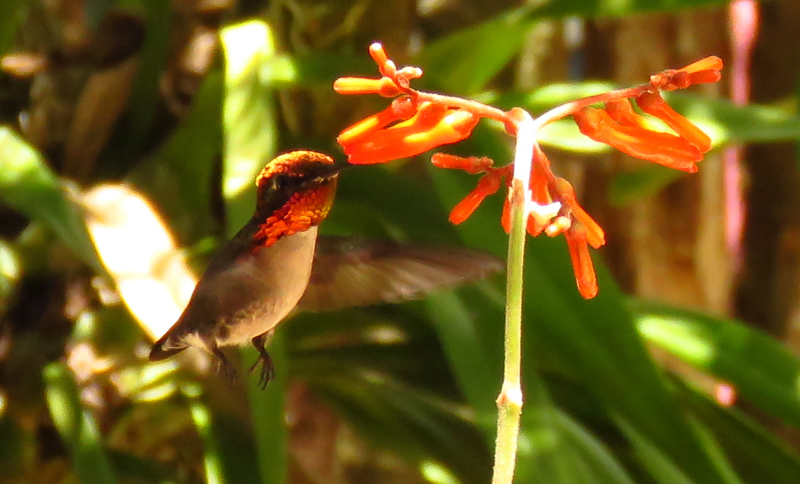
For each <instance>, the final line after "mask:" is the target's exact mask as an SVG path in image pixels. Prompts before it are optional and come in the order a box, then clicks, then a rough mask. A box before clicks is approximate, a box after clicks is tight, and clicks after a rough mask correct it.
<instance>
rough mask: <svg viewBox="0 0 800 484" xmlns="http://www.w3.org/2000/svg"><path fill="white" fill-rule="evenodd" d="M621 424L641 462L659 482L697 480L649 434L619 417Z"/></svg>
mask: <svg viewBox="0 0 800 484" xmlns="http://www.w3.org/2000/svg"><path fill="white" fill-rule="evenodd" d="M619 424H620V427H621V428H622V430H623V432H624V433H625V435H626V436H627V437H628V440H629V441H630V443H631V445H632V447H633V450H634V452H635V453H636V456H637V457H638V458H639V462H641V464H642V465H643V466H644V468H645V469H647V470H648V471H649V475H650V477H652V478H653V480H655V481H656V482H657V483H658V484H692V483H693V482H695V481H693V480H691V479H690V478H689V476H687V475H686V474H685V473H684V472H683V471H682V470H681V468H680V467H679V466H678V465H677V464H676V463H675V462H673V461H672V460H671V459H670V457H669V456H668V455H666V454H664V452H663V451H662V450H661V449H660V448H659V447H658V446H657V445H655V444H654V443H653V442H651V441H650V439H648V438H647V434H643V433H641V432H639V431H637V430H636V428H635V427H634V426H633V425H630V423H628V422H626V421H624V420H623V419H619Z"/></svg>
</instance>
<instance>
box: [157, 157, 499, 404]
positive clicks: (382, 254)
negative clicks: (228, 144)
mask: <svg viewBox="0 0 800 484" xmlns="http://www.w3.org/2000/svg"><path fill="white" fill-rule="evenodd" d="M345 166H346V165H345ZM341 168H343V166H340V165H337V164H336V163H335V162H334V161H333V159H332V158H331V157H329V156H327V155H325V154H322V153H317V152H313V151H293V152H289V153H285V154H283V155H280V156H278V157H277V158H275V159H274V160H272V161H271V162H269V163H268V164H267V165H266V167H265V168H264V169H263V170H262V172H261V174H260V175H259V176H258V178H257V180H256V186H257V198H256V208H255V212H254V214H253V216H252V217H251V218H250V220H249V221H248V222H247V223H246V224H245V226H244V227H242V229H241V230H239V232H238V233H237V234H236V235H235V236H234V237H233V238H232V239H231V240H230V241H228V242H227V243H226V244H225V245H224V246H223V247H222V249H221V250H220V251H219V252H218V253H217V255H216V256H215V257H214V258H213V259H212V260H211V262H210V264H209V266H208V268H207V269H206V271H205V272H204V273H203V275H202V277H201V278H200V281H199V282H198V284H197V286H196V287H195V289H194V292H193V293H192V296H191V298H190V300H189V303H188V305H187V306H186V308H185V309H184V311H183V313H182V314H181V316H180V317H179V318H178V320H177V322H175V324H174V325H173V326H172V327H171V328H170V329H169V330H168V331H167V332H166V334H164V336H162V337H161V338H160V339H159V340H158V341H156V342H155V344H154V345H153V347H152V349H151V351H150V360H151V361H158V360H162V359H165V358H168V357H170V356H172V355H175V354H176V353H179V352H181V351H183V350H184V349H186V348H188V347H190V346H194V347H199V348H201V349H203V350H205V351H207V352H209V353H211V354H212V355H214V356H215V357H216V358H217V359H218V361H219V369H220V373H222V374H223V375H224V376H225V377H226V379H228V381H229V382H230V381H233V380H235V377H236V370H235V369H234V366H233V364H232V363H231V362H230V361H229V360H228V358H227V357H226V356H225V353H223V352H222V350H221V349H220V348H222V347H226V346H242V345H245V344H248V343H250V344H252V345H253V346H254V347H255V348H256V350H258V353H259V358H258V359H257V360H256V362H255V363H254V364H253V366H252V367H251V368H250V372H252V371H253V370H255V369H256V368H257V366H258V365H259V363H260V364H261V371H260V378H259V384H260V386H261V387H262V388H265V387H266V385H267V384H268V383H269V381H270V380H271V379H272V378H273V377H274V371H275V369H274V365H273V363H272V359H271V358H270V356H269V353H268V352H267V350H266V343H267V341H268V339H269V336H270V335H271V333H272V332H273V331H274V329H275V327H276V326H277V325H278V324H279V323H280V322H281V321H283V320H284V319H286V318H287V316H289V314H290V313H291V312H292V311H293V310H295V309H300V310H310V311H322V310H335V309H340V308H344V307H354V306H365V305H371V304H378V303H381V302H400V301H403V300H409V299H415V298H419V297H421V296H424V295H425V294H426V293H428V292H430V291H432V290H434V289H436V288H439V287H444V286H451V285H455V284H458V283H461V282H465V281H469V280H474V279H479V278H482V277H486V276H488V275H489V274H491V273H494V272H498V271H500V270H501V269H502V264H501V261H500V260H499V259H497V258H496V257H494V256H491V255H489V254H486V253H483V252H480V251H476V250H470V249H463V248H452V247H448V248H447V249H444V250H443V249H441V248H433V247H431V248H425V247H414V246H409V245H404V244H399V243H395V242H385V241H363V240H358V239H354V238H345V237H324V236H323V237H318V233H317V232H318V227H319V224H320V223H321V222H322V221H323V220H324V219H325V217H326V216H327V215H328V212H329V211H330V209H331V205H332V204H333V199H334V195H335V192H336V185H337V181H338V177H339V171H340V170H341Z"/></svg>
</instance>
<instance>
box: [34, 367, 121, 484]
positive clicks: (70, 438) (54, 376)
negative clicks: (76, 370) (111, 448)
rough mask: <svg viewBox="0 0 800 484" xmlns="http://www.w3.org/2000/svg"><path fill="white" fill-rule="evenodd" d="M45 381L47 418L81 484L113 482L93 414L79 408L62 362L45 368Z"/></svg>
mask: <svg viewBox="0 0 800 484" xmlns="http://www.w3.org/2000/svg"><path fill="white" fill-rule="evenodd" d="M44 381H45V386H46V387H45V396H46V397H47V406H48V407H49V409H50V415H51V416H52V418H53V423H54V424H55V426H56V429H58V433H59V434H60V435H61V439H62V440H63V442H64V445H65V446H66V448H67V449H68V450H69V453H70V455H71V456H72V461H73V465H74V466H75V472H76V473H77V474H78V477H79V478H80V480H81V482H83V483H85V484H90V483H92V484H95V483H98V484H104V483H114V482H116V479H115V477H114V472H113V470H112V468H111V463H110V462H109V459H108V455H107V454H106V452H105V450H104V449H103V441H102V438H101V436H100V430H99V429H98V426H97V423H96V422H95V420H94V417H93V416H92V414H91V413H90V412H89V411H88V409H84V408H83V407H82V405H81V402H80V396H79V394H78V387H77V385H76V384H75V380H74V379H73V377H72V374H71V373H70V371H69V369H67V367H66V366H65V365H63V364H61V363H52V364H50V365H48V366H47V367H45V369H44Z"/></svg>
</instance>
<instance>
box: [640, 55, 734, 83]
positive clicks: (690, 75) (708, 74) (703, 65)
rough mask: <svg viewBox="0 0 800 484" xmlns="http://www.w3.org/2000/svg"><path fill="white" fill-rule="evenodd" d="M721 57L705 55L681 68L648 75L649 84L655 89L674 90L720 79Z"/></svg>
mask: <svg viewBox="0 0 800 484" xmlns="http://www.w3.org/2000/svg"><path fill="white" fill-rule="evenodd" d="M721 69H722V59H720V58H719V57H717V56H711V57H706V58H704V59H700V60H699V61H697V62H693V63H691V64H689V65H688V66H686V67H684V68H682V69H677V70H675V69H668V70H666V71H663V72H659V73H658V74H655V75H652V76H650V84H652V85H653V87H654V88H655V89H660V90H662V91H674V90H675V89H686V88H687V87H689V86H691V85H693V84H708V83H711V82H717V81H719V80H720V79H722V74H721V73H720V70H721Z"/></svg>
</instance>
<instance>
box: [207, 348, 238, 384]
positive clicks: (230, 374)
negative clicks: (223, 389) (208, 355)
mask: <svg viewBox="0 0 800 484" xmlns="http://www.w3.org/2000/svg"><path fill="white" fill-rule="evenodd" d="M212 351H213V352H214V356H216V357H217V360H218V363H217V373H219V374H220V375H222V378H223V379H224V380H225V383H227V384H228V385H229V386H234V384H236V368H235V367H234V366H233V364H232V363H231V362H230V360H228V357H227V356H225V353H223V352H222V350H220V349H219V348H213V349H212Z"/></svg>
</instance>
